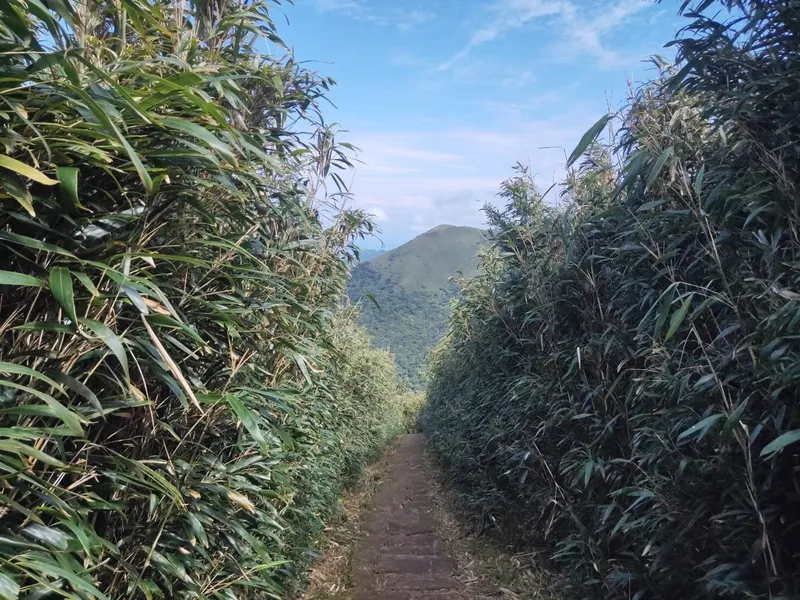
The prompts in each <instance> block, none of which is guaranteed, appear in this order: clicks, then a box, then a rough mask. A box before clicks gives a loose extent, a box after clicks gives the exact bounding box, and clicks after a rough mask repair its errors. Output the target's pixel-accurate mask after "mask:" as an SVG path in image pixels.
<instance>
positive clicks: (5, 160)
mask: <svg viewBox="0 0 800 600" xmlns="http://www.w3.org/2000/svg"><path fill="white" fill-rule="evenodd" d="M0 167H3V168H5V169H9V170H11V171H14V172H15V173H19V174H20V175H22V176H23V177H27V178H28V179H32V180H33V181H35V182H37V183H41V184H42V185H56V184H57V183H58V181H56V180H55V179H50V178H49V177H48V176H47V175H45V174H44V173H42V172H41V171H37V170H36V169H34V168H33V167H31V166H28V165H26V164H25V163H23V162H20V161H18V160H17V159H15V158H11V157H10V156H5V155H3V154H0Z"/></svg>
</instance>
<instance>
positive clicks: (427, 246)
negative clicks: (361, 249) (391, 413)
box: [347, 225, 485, 389]
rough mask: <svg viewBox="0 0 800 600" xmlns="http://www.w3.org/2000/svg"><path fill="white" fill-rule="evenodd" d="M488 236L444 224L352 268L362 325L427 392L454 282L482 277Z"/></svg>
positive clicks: (351, 288) (351, 292) (352, 290)
mask: <svg viewBox="0 0 800 600" xmlns="http://www.w3.org/2000/svg"><path fill="white" fill-rule="evenodd" d="M484 242H485V232H484V231H482V230H480V229H475V228H474V227H455V226H452V225H439V226H437V227H434V228H433V229H431V230H430V231H427V232H425V233H423V234H422V235H420V236H417V237H416V238H414V239H413V240H411V241H409V242H407V243H405V244H403V245H402V246H400V247H399V248H395V249H394V250H390V251H388V252H386V253H383V254H380V255H378V256H376V257H374V258H372V259H371V260H369V261H368V262H363V263H361V264H359V265H358V266H357V267H356V268H355V269H353V275H352V279H351V281H350V282H349V283H348V286H347V293H348V295H349V297H350V301H351V302H354V303H359V304H360V305H361V320H360V322H361V323H362V324H363V325H364V327H366V328H367V330H368V331H369V333H370V336H371V337H372V342H373V345H374V346H375V347H377V348H388V349H389V350H390V351H391V352H392V353H393V354H394V356H395V359H396V361H397V367H398V372H399V374H400V375H401V376H402V377H403V378H404V379H406V380H408V382H409V383H410V384H411V386H412V387H413V388H415V389H421V388H422V387H423V374H424V371H425V368H426V361H427V354H428V351H429V350H430V349H431V348H432V347H433V345H434V344H435V343H436V342H437V341H438V340H439V339H440V338H441V337H442V335H443V334H444V332H445V330H446V328H447V320H448V317H449V302H450V300H451V299H452V298H454V297H455V295H456V294H457V293H458V286H457V285H456V284H455V283H453V282H451V281H450V279H451V278H452V277H455V276H457V275H459V274H460V275H461V276H462V277H466V278H469V277H472V276H473V275H474V274H475V273H476V272H477V252H478V249H479V248H480V247H481V244H483V243H484Z"/></svg>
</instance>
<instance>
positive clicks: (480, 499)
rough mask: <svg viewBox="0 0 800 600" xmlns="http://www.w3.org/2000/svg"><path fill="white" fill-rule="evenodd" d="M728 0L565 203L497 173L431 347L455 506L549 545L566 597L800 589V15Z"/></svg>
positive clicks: (526, 540) (645, 91)
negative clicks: (479, 247)
mask: <svg viewBox="0 0 800 600" xmlns="http://www.w3.org/2000/svg"><path fill="white" fill-rule="evenodd" d="M700 4H703V5H706V8H707V5H709V4H710V3H709V2H703V3H700ZM726 4H727V5H729V7H731V8H732V9H733V10H732V12H730V13H727V14H728V15H729V20H728V21H727V22H720V21H717V20H715V18H716V17H708V16H706V15H705V14H704V13H703V12H696V13H689V14H690V17H691V19H692V21H691V23H690V25H689V26H688V27H687V34H686V35H685V36H683V37H681V38H680V39H679V40H678V41H677V46H678V49H679V54H678V56H679V63H678V65H677V66H676V68H675V70H674V71H670V72H668V73H666V74H665V76H664V78H663V79H662V80H660V81H658V82H655V83H654V84H650V85H648V86H645V87H643V88H641V89H639V90H638V91H636V93H635V94H634V95H633V97H632V98H631V104H630V106H629V107H628V110H627V111H626V112H625V113H624V114H623V115H622V116H621V121H622V128H621V130H620V132H619V134H618V135H617V139H616V141H617V144H616V147H615V148H612V149H605V148H603V147H601V146H599V145H595V146H593V147H591V148H590V149H589V151H588V152H587V153H586V154H585V156H584V160H583V163H582V166H581V168H580V169H578V170H576V171H574V172H572V173H571V174H570V177H569V178H568V180H567V182H566V184H565V187H564V198H565V204H566V206H565V207H564V209H563V210H555V209H553V208H550V207H548V206H547V205H546V204H544V202H543V201H542V199H541V197H540V196H539V194H538V193H537V192H536V190H535V188H534V187H533V186H532V182H531V180H530V177H529V176H528V174H527V172H525V171H523V172H521V173H519V174H518V176H517V177H515V178H512V179H510V180H509V181H508V182H506V183H505V185H504V187H503V192H502V194H501V195H502V196H503V197H504V198H505V200H506V205H505V206H504V207H503V208H501V209H492V208H490V209H488V216H489V221H490V224H491V226H492V230H493V232H494V233H493V235H494V248H493V250H492V251H490V252H487V253H485V254H484V257H483V267H482V272H481V274H480V276H479V277H478V278H476V279H475V280H474V281H472V282H471V283H469V284H468V285H467V286H466V289H465V291H464V299H463V300H461V301H460V302H459V304H458V306H457V308H456V310H455V313H454V317H453V320H452V323H451V326H450V331H449V334H448V336H447V338H446V339H445V340H444V342H443V343H442V344H441V345H440V347H439V348H438V349H437V351H436V354H435V357H434V364H433V367H432V378H431V382H430V384H429V387H428V406H427V408H426V411H425V415H424V422H425V425H426V427H427V428H428V430H429V431H430V432H431V438H432V440H433V443H434V445H435V447H436V449H437V450H438V452H439V456H440V457H441V460H442V462H443V464H444V465H445V466H446V467H447V469H448V471H449V473H450V474H451V476H452V478H453V480H454V482H455V484H456V485H457V486H458V488H459V490H460V498H461V500H462V501H463V503H464V504H465V506H466V507H468V508H469V509H470V513H471V514H472V515H473V517H474V519H475V520H476V522H477V523H480V524H481V525H483V526H490V527H495V528H497V529H499V530H501V531H502V532H504V533H505V534H506V535H508V536H510V537H512V538H513V539H515V540H516V541H517V542H518V543H521V544H523V545H524V544H542V545H545V546H547V547H549V548H550V549H551V557H552V559H553V561H554V563H556V564H557V565H559V566H561V567H563V568H564V569H565V573H566V576H565V580H564V591H565V594H566V595H567V597H591V598H634V599H639V598H708V597H734V598H765V597H787V598H788V597H794V596H795V595H797V594H798V592H800V574H799V572H798V570H797V564H798V553H799V552H800V546H798V543H797V535H796V532H797V528H798V525H800V521H798V515H800V506H799V505H798V495H797V494H796V490H797V488H798V485H799V484H800V481H798V472H797V465H798V459H799V458H800V444H797V443H796V442H797V441H798V440H800V412H798V406H797V401H796V398H797V395H798V393H800V388H798V381H800V354H799V353H798V350H799V349H798V346H797V342H796V339H797V334H798V323H800V319H798V315H800V312H799V311H798V309H799V308H800V305H799V304H798V301H799V300H800V294H798V293H797V286H798V274H800V245H798V239H800V238H798V231H797V228H798V214H797V206H796V201H795V200H796V190H797V185H798V183H800V173H798V164H800V163H799V162H798V160H797V159H798V157H797V152H798V146H797V144H796V140H797V138H798V135H800V130H799V129H798V125H797V121H796V119H794V118H793V116H792V115H794V114H795V113H796V107H797V105H798V101H799V100H800V95H798V94H799V93H798V89H800V87H798V85H797V83H798V81H800V67H799V66H798V65H800V62H799V61H798V52H797V40H796V37H795V36H794V34H793V33H792V32H793V31H795V27H796V24H797V22H798V19H799V18H800V12H798V8H797V6H796V5H795V4H793V3H785V2H767V1H758V0H753V1H742V2H733V1H731V2H727V3H726ZM700 8H701V9H702V7H700ZM718 8H719V7H716V8H714V10H718ZM715 15H716V13H715ZM605 122H606V120H603V121H601V122H600V123H599V124H598V127H597V129H599V128H601V127H602V125H603V124H604V123H605ZM596 135H597V131H596V130H594V131H592V132H590V133H589V134H588V135H587V137H586V139H585V140H584V141H583V142H582V144H581V145H580V147H579V149H578V150H579V151H580V150H582V149H585V148H586V145H587V144H588V143H589V142H590V141H591V139H592V138H593V137H595V136H596ZM579 153H580V152H579ZM617 160H619V161H620V166H619V168H614V166H613V165H614V164H615V162H616V161H617Z"/></svg>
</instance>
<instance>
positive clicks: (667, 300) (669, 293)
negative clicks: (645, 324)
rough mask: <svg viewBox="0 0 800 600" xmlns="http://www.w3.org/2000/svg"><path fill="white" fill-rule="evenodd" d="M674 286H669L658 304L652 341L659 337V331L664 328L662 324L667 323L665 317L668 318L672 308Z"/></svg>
mask: <svg viewBox="0 0 800 600" xmlns="http://www.w3.org/2000/svg"><path fill="white" fill-rule="evenodd" d="M675 287H676V286H675V284H674V283H673V284H671V285H670V286H669V287H668V288H667V290H666V291H665V292H664V294H663V295H662V296H661V303H660V304H659V309H658V318H657V319H656V326H655V328H654V329H653V339H654V340H657V339H658V338H659V337H660V336H661V330H662V329H663V327H664V323H666V322H667V317H668V316H669V311H670V309H671V306H672V299H673V298H674V297H675Z"/></svg>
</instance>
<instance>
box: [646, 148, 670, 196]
mask: <svg viewBox="0 0 800 600" xmlns="http://www.w3.org/2000/svg"><path fill="white" fill-rule="evenodd" d="M674 150H675V149H674V148H673V147H672V146H670V147H669V148H666V149H665V150H664V151H663V152H662V153H661V156H659V157H658V160H656V162H655V163H654V164H653V166H652V167H651V169H650V173H649V174H648V175H647V186H646V187H648V188H649V187H650V186H651V185H653V182H654V181H655V180H656V178H657V177H658V175H659V173H661V169H663V168H664V164H665V163H666V162H667V161H668V160H669V157H670V156H672V152H673V151H674Z"/></svg>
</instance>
